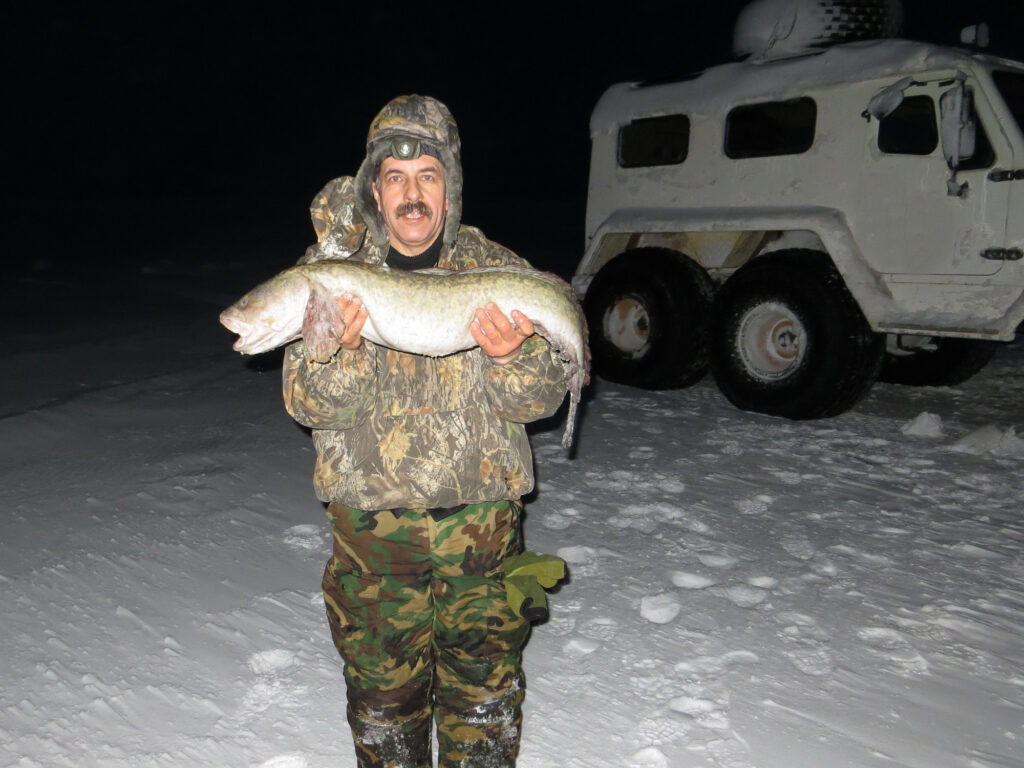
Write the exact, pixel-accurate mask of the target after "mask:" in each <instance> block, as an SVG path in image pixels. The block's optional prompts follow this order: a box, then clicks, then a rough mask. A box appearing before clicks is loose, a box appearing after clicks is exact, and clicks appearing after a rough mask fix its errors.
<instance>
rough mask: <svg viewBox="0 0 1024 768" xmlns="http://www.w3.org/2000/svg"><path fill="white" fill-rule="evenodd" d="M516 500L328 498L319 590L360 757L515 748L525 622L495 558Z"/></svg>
mask: <svg viewBox="0 0 1024 768" xmlns="http://www.w3.org/2000/svg"><path fill="white" fill-rule="evenodd" d="M520 510H521V505H520V504H519V503H518V502H506V501H502V502H491V503H484V504H473V505H470V506H467V507H465V508H464V509H462V510H461V511H458V512H456V513H454V514H451V515H450V516H448V517H443V518H442V519H439V520H438V519H435V516H434V515H432V514H431V513H430V512H428V511H427V510H424V509H406V510H393V511H392V510H384V511H378V512H364V511H361V510H355V509H351V508H349V507H346V506H343V505H341V504H331V506H330V507H329V508H328V515H329V516H330V517H331V518H332V520H333V521H334V556H333V557H332V558H331V560H330V561H329V562H328V564H327V569H326V571H325V573H324V582H323V588H324V600H325V603H326V606H327V618H328V620H329V621H330V625H331V634H332V635H333V638H334V644H335V645H336V646H337V648H338V651H339V652H340V653H341V655H342V657H343V658H344V660H345V682H346V684H347V689H348V720H349V724H350V725H351V727H352V734H353V738H354V740H355V744H356V756H357V758H358V763H359V766H360V768H427V767H428V766H430V765H431V756H430V753H431V732H432V730H433V725H434V722H435V721H436V724H437V738H438V750H439V755H440V758H439V766H440V767H441V768H455V767H456V766H460V767H461V768H470V767H472V768H511V767H512V766H514V765H515V759H516V754H517V753H518V750H519V735H520V731H521V726H522V710H521V707H522V701H523V696H524V687H523V686H524V682H523V675H522V668H521V658H522V647H523V644H524V643H525V642H526V638H527V635H528V634H529V631H530V625H529V622H527V621H526V620H525V619H523V618H522V617H521V616H519V615H518V614H516V613H514V612H513V611H512V609H511V608H510V607H509V605H508V602H507V600H506V599H505V588H504V585H503V583H502V576H503V574H502V572H501V564H502V561H503V560H504V559H505V558H506V557H508V556H510V555H514V554H517V553H518V552H519V551H520V550H521V549H522V537H521V532H520V530H521V529H520V525H519V513H520Z"/></svg>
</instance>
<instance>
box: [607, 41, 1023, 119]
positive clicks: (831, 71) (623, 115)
mask: <svg viewBox="0 0 1024 768" xmlns="http://www.w3.org/2000/svg"><path fill="white" fill-rule="evenodd" d="M979 64H980V65H982V66H984V67H986V68H993V67H1000V68H1009V69H1016V70H1021V71H1024V64H1021V63H1020V62H1016V61H1012V60H1010V59H1002V58H997V57H994V56H988V55H984V54H977V53H972V52H970V51H967V50H964V49H960V48H949V47H945V46H939V45H933V44H931V43H921V42H915V41H912V40H901V39H885V40H869V41H863V42H854V43H846V44H843V45H837V46H834V47H831V48H827V49H825V50H823V51H815V52H809V53H806V54H803V55H799V56H793V57H790V58H780V59H772V60H757V61H749V60H748V61H740V62H733V63H729V64H722V65H719V66H715V67H711V68H709V69H707V70H705V71H703V72H702V73H699V74H698V75H697V76H696V77H689V78H685V79H682V80H679V81H675V82H671V83H659V84H650V85H647V84H644V83H638V82H634V83H618V84H616V85H613V86H611V87H610V88H608V90H606V91H605V92H604V94H603V95H602V96H601V98H600V99H599V100H598V102H597V105H596V106H595V107H594V111H593V114H592V115H591V119H590V132H591V135H594V136H596V135H598V134H601V133H609V132H612V131H614V130H616V129H617V128H618V126H619V125H622V124H623V123H625V122H628V121H629V120H631V119H633V118H635V117H640V116H644V117H647V116H653V115H659V114H672V113H678V112H679V110H680V108H681V107H683V108H685V109H686V111H687V112H688V114H691V115H695V114H696V115H700V114H713V113H716V112H720V111H722V110H724V109H726V108H729V107H732V106H734V105H736V104H737V103H742V102H744V101H751V100H763V99H765V98H769V99H784V98H789V97H791V96H795V95H801V94H803V93H805V92H806V91H807V90H808V89H809V88H813V87H821V86H827V85H833V84H837V83H843V82H853V81H864V80H870V79H874V78H884V77H887V76H893V75H897V74H904V73H906V72H925V71H941V70H946V69H948V70H950V71H951V73H952V72H953V71H955V70H956V69H958V68H965V67H972V68H976V67H977V66H978V65H979Z"/></svg>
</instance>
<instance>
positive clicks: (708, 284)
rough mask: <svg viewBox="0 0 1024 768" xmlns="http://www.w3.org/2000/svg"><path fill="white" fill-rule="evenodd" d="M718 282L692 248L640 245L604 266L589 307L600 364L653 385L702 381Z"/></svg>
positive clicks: (606, 372) (607, 371) (605, 372)
mask: <svg viewBox="0 0 1024 768" xmlns="http://www.w3.org/2000/svg"><path fill="white" fill-rule="evenodd" d="M713 294H714V283H713V282H712V281H711V278H710V277H708V275H707V273H706V272H705V271H704V270H703V269H702V268H701V267H700V265H698V264H697V263H696V262H694V261H693V260H691V259H689V258H687V257H686V256H684V255H682V254H680V253H676V252H675V251H670V250H667V249H663V248H636V249H634V250H631V251H626V252H625V253H622V254H620V255H619V256H616V257H615V258H614V259H612V260H611V261H610V262H609V263H608V264H607V265H606V266H605V267H603V268H602V269H601V271H600V272H598V273H597V276H596V277H595V278H594V281H593V282H592V283H591V284H590V288H589V289H588V290H587V294H586V297H585V299H584V301H583V308H584V311H585V313H586V316H587V325H588V328H589V331H590V349H591V354H592V355H593V363H594V370H595V372H596V373H598V374H599V375H600V376H601V377H603V378H605V379H608V380H609V381H616V382H620V383H623V384H630V385H632V386H635V387H643V388H646V389H671V388H675V387H686V386H689V385H691V384H694V383H696V382H697V381H698V380H699V379H700V378H701V377H702V376H703V375H704V373H705V372H706V370H707V320H708V312H709V310H710V307H711V299H712V296H713Z"/></svg>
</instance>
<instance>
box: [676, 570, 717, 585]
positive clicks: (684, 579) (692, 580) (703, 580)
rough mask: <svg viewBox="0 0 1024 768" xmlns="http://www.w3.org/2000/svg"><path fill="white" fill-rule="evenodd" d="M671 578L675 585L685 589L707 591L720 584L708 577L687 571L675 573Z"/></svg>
mask: <svg viewBox="0 0 1024 768" xmlns="http://www.w3.org/2000/svg"><path fill="white" fill-rule="evenodd" d="M670 578H671V579H672V583H673V584H675V585H676V586H677V587H681V588H683V589H705V588H707V587H711V586H714V585H715V584H717V583H718V582H716V581H715V580H714V579H711V578H708V577H707V576H701V575H700V574H697V573H687V572H686V571H673V572H672V574H671V577H670Z"/></svg>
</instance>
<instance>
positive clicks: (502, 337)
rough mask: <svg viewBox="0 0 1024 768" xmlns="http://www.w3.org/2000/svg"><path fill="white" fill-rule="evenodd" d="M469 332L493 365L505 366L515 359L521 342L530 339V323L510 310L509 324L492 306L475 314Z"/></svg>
mask: <svg viewBox="0 0 1024 768" xmlns="http://www.w3.org/2000/svg"><path fill="white" fill-rule="evenodd" d="M469 332H470V333H471V334H472V335H473V339H474V340H475V341H476V343H477V344H479V345H480V349H482V350H483V351H484V352H486V353H487V354H488V355H490V356H491V359H493V360H494V362H496V363H497V364H498V365H505V363H511V362H512V361H513V360H515V359H516V357H518V355H519V348H520V347H521V346H523V342H524V341H526V340H527V339H528V338H529V337H530V336H532V335H533V323H531V322H530V318H528V317H527V316H526V315H524V314H523V313H522V312H520V311H519V310H518V309H513V310H512V319H511V320H509V319H508V318H507V317H505V315H504V314H503V313H502V311H501V310H500V309H498V307H497V306H496V305H495V304H493V303H492V304H488V305H487V307H486V308H484V309H478V310H477V311H476V318H475V319H474V320H473V322H472V323H470V326H469Z"/></svg>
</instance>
